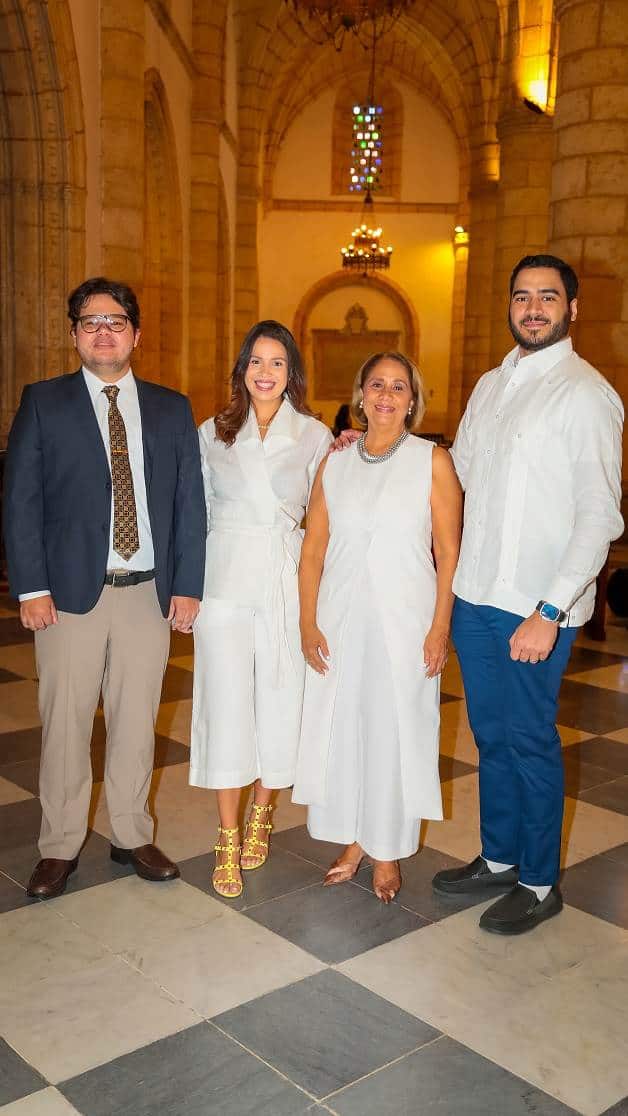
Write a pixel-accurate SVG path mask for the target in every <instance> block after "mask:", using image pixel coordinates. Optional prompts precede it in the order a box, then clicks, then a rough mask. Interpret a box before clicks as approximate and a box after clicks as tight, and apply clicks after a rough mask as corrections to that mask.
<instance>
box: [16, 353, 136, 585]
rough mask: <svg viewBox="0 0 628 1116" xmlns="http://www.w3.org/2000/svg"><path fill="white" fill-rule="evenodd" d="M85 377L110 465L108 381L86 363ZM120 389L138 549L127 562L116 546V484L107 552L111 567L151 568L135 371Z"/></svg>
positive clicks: (108, 566) (127, 377)
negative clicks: (131, 480)
mask: <svg viewBox="0 0 628 1116" xmlns="http://www.w3.org/2000/svg"><path fill="white" fill-rule="evenodd" d="M82 372H83V377H84V379H85V384H86V387H87V390H88V391H89V395H90V399H91V401H92V406H93V408H94V412H95V414H96V419H97V421H98V426H99V427H100V433H101V435H102V440H103V442H104V446H105V451H106V454H107V460H108V462H109V468H111V451H110V446H109V400H108V399H107V396H106V395H104V394H103V388H105V387H107V384H106V383H105V382H104V381H103V380H101V379H99V377H98V376H95V375H94V373H93V372H90V371H89V369H88V368H85V367H83V369H82ZM115 386H116V387H118V388H119V389H120V391H119V392H118V398H117V404H118V410H119V411H120V414H121V415H122V418H123V419H124V425H125V428H126V440H127V445H128V449H129V463H130V466H131V476H132V477H133V491H134V493H135V507H136V510H137V528H138V534H139V543H140V546H139V550H137V551H136V553H135V554H133V555H132V557H131V558H129V560H128V562H127V561H125V559H124V558H123V557H122V556H121V555H120V554H117V553H116V551H115V550H114V549H113V487H112V490H111V523H110V526H109V554H108V556H107V569H108V570H152V569H153V567H154V565H155V554H154V551H153V539H152V535H151V529H150V519H149V516H148V501H147V499H146V479H145V477H144V447H143V444H142V417H141V414H140V404H139V399H138V396H137V384H136V382H135V378H134V376H133V373H132V372H131V370H130V369H129V371H128V372H127V373H126V374H125V375H124V376H123V377H122V379H120V380H117V381H116V385H115ZM49 592H50V590H49V589H38V590H37V591H36V592H32V593H22V594H20V598H19V599H20V601H27V600H30V599H31V598H33V597H41V596H44V595H45V594H46V593H49Z"/></svg>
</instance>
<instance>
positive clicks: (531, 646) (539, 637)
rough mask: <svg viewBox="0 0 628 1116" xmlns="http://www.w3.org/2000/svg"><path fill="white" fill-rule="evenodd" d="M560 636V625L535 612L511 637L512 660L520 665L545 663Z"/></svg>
mask: <svg viewBox="0 0 628 1116" xmlns="http://www.w3.org/2000/svg"><path fill="white" fill-rule="evenodd" d="M557 636H558V624H552V622H551V621H550V620H543V618H542V617H541V616H539V614H538V612H533V613H532V615H531V616H528V619H527V620H524V621H523V623H522V624H520V625H519V627H518V628H517V629H516V631H514V632H513V634H512V635H511V637H510V658H511V659H514V661H515V662H520V663H544V662H545V660H546V659H547V657H548V655H549V653H550V651H551V650H552V647H553V646H554V644H555V643H556V639H557Z"/></svg>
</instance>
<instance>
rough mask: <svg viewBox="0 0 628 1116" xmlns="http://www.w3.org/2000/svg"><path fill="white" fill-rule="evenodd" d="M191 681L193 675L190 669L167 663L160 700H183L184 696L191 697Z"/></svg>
mask: <svg viewBox="0 0 628 1116" xmlns="http://www.w3.org/2000/svg"><path fill="white" fill-rule="evenodd" d="M193 681H194V675H193V674H192V671H191V670H184V669H183V667H178V666H172V664H169V665H168V666H167V667H166V673H165V675H164V681H163V686H162V688H161V700H162V701H183V700H184V699H185V698H191V697H192V685H193Z"/></svg>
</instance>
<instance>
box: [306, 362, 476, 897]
mask: <svg viewBox="0 0 628 1116" xmlns="http://www.w3.org/2000/svg"><path fill="white" fill-rule="evenodd" d="M353 406H354V414H355V416H356V417H357V418H358V421H360V419H361V421H362V425H363V426H364V425H366V427H367V429H366V433H365V434H363V435H362V436H361V437H360V439H359V440H358V441H357V442H354V444H353V445H352V446H351V448H350V449H346V450H344V451H343V452H342V453H334V454H332V455H331V456H330V457H329V458H328V459H327V461H325V462H323V464H322V465H321V467H320V469H319V472H318V475H317V477H316V481H315V484H314V489H313V492H312V499H311V502H310V508H309V512H308V522H307V531H306V536H305V542H304V545H303V553H302V556H301V568H300V589H301V633H302V643H303V651H304V654H305V658H306V662H307V664H308V666H307V671H306V685H305V700H304V707H303V722H302V729H301V743H300V748H299V760H298V765H297V776H296V779H295V786H294V794H293V798H294V801H295V802H304V803H306V804H307V805H308V807H309V809H308V828H309V831H310V833H311V835H312V836H313V837H316V838H319V839H320V840H324V841H334V842H336V843H338V844H343V845H345V846H346V847H345V849H344V851H343V853H342V854H341V856H340V857H339V858H338V860H336V861H335V863H334V864H333V865H332V866H331V868H330V869H329V872H328V873H327V876H326V879H325V883H326V884H328V885H329V884H336V883H342V882H343V881H344V880H348V879H351V878H352V876H354V875H355V873H356V872H357V870H358V867H359V865H360V863H361V860H362V858H363V856H364V854H365V853H366V854H367V855H368V856H369V857H370V858H371V859H372V861H373V866H374V867H373V889H374V891H375V894H376V895H377V896H378V898H380V899H382V900H383V901H384V902H385V903H388V902H390V900H391V899H392V898H393V897H394V896H395V894H396V893H397V891H398V890H399V887H400V885H401V877H400V873H399V864H398V860H399V858H400V857H406V856H411V855H412V854H413V853H414V852H416V849H417V847H418V842H419V826H420V821H421V818H442V806H441V795H440V784H439V778H438V736H439V689H440V686H439V674H440V671H441V670H442V669H443V666H444V664H445V661H446V657H447V640H448V635H449V625H450V619H451V610H452V606H453V594H452V591H451V583H452V579H453V575H454V570H455V568H456V562H457V558H458V549H459V543H460V521H461V502H462V501H461V494H460V486H459V484H458V481H457V479H456V474H455V472H454V469H453V466H452V463H451V459H450V457H449V454H448V453H446V452H445V451H444V450H442V449H438V448H437V447H435V446H434V445H433V444H432V443H431V442H428V441H424V440H422V439H420V438H414V437H412V436H411V432H413V431H415V430H416V429H418V426H419V424H420V422H421V418H422V416H423V411H424V403H423V390H422V385H421V380H420V377H419V373H418V370H417V369H416V368H415V366H414V365H413V364H412V363H411V362H410V361H409V360H408V359H407V358H406V357H404V356H402V355H401V354H400V353H378V354H376V355H375V356H372V357H369V359H368V360H367V361H366V363H365V364H364V365H363V366H362V368H361V369H360V372H359V373H358V376H357V378H356V383H355V390H354V402H353ZM432 549H433V555H434V558H433V557H432ZM434 559H435V562H436V567H435V566H434Z"/></svg>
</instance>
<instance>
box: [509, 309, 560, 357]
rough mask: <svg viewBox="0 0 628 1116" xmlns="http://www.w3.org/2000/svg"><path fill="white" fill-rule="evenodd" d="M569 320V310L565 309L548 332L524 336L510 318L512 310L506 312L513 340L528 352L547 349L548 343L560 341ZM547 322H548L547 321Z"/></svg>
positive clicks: (553, 343)
mask: <svg viewBox="0 0 628 1116" xmlns="http://www.w3.org/2000/svg"><path fill="white" fill-rule="evenodd" d="M570 322H571V311H570V310H566V311H565V313H564V314H563V316H562V318H561V319H560V321H559V322H556V323H555V324H554V325H553V326H552V328H551V329H550V331H549V333H547V334H546V335H545V336H544V337H538V338H534V337H526V336H525V334H523V333H521V332H520V330H519V329H518V327H517V326H516V325H515V323H514V321H513V319H512V312H511V311H509V313H508V325H509V328H510V332H511V333H512V335H513V337H514V339H515V341H516V342H517V344H518V345H520V346H521V348H522V349H525V351H526V352H528V353H535V352H538V350H539V349H547V348H549V346H550V345H555V344H556V342H557V341H562V339H563V337H566V336H567V334H568V333H569V325H570ZM548 324H549V322H548Z"/></svg>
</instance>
